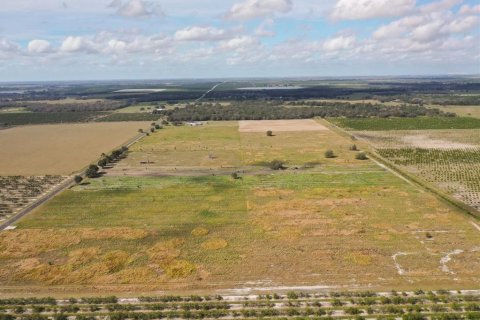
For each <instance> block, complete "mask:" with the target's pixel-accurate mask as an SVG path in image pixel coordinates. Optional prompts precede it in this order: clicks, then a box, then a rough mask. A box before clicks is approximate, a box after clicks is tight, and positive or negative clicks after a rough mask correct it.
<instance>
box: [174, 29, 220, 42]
mask: <svg viewBox="0 0 480 320" xmlns="http://www.w3.org/2000/svg"><path fill="white" fill-rule="evenodd" d="M228 37H229V34H228V33H227V32H226V31H225V30H223V29H217V28H214V27H197V26H193V27H187V28H184V29H181V30H178V31H177V32H175V35H174V39H175V40H177V41H215V40H224V39H227V38H228Z"/></svg>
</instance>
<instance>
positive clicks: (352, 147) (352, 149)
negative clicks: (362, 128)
mask: <svg viewBox="0 0 480 320" xmlns="http://www.w3.org/2000/svg"><path fill="white" fill-rule="evenodd" d="M350 150H351V151H357V150H358V148H357V145H356V144H352V145H351V146H350Z"/></svg>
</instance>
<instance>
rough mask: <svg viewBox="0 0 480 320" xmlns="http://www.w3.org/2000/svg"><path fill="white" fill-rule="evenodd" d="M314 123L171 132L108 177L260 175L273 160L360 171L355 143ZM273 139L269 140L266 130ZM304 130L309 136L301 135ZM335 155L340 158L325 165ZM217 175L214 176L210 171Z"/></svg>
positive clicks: (144, 145)
mask: <svg viewBox="0 0 480 320" xmlns="http://www.w3.org/2000/svg"><path fill="white" fill-rule="evenodd" d="M325 125H326V124H325V123H323V122H321V121H320V122H316V121H314V120H293V121H292V120H278V121H248V122H240V125H239V123H238V122H237V121H219V122H208V123H205V124H204V125H202V126H196V127H190V126H180V127H175V126H167V127H164V129H162V130H159V131H157V132H155V133H153V134H151V135H150V136H149V137H145V138H144V139H142V140H141V141H140V142H138V143H136V144H135V145H133V146H132V148H130V152H129V156H128V157H127V159H125V160H124V161H122V162H120V163H119V164H118V165H116V166H115V168H114V169H112V170H109V171H108V172H107V174H109V175H129V174H133V175H151V174H162V173H168V174H180V173H181V172H183V171H185V170H186V169H192V170H193V169H198V170H203V171H204V172H206V173H209V174H213V173H215V170H218V169H222V168H223V169H230V170H231V171H233V170H246V169H247V168H250V167H256V168H257V169H261V168H262V167H265V164H266V163H268V162H270V161H272V160H281V161H284V162H285V164H286V166H288V167H290V168H293V167H303V166H329V165H334V164H339V163H342V164H346V165H349V166H357V167H362V166H364V165H366V163H364V162H362V161H358V160H355V152H352V151H350V150H349V147H350V146H351V145H352V142H351V141H350V140H348V139H345V138H343V137H340V136H338V135H337V134H336V133H334V132H332V131H330V130H328V129H327V127H326V126H325ZM270 129H271V130H272V131H273V136H267V135H266V132H267V130H270ZM303 129H306V131H302V130H303ZM329 149H331V150H333V151H334V153H335V155H336V157H334V158H331V159H326V158H325V156H324V152H325V151H326V150H329ZM211 170H213V171H211Z"/></svg>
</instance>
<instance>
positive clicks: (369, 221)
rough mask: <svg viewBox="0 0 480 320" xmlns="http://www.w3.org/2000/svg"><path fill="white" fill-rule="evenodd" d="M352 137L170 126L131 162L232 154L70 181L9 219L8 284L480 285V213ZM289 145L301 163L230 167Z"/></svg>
mask: <svg viewBox="0 0 480 320" xmlns="http://www.w3.org/2000/svg"><path fill="white" fill-rule="evenodd" d="M350 145H351V141H349V140H348V139H345V138H343V137H340V136H338V135H337V134H335V133H334V132H332V131H330V130H322V131H314V132H300V131H296V132H284V133H282V132H279V133H278V135H277V136H275V137H267V136H266V135H265V133H264V132H257V133H255V132H253V133H251V132H245V133H242V132H239V130H238V126H237V123H236V122H221V123H212V124H208V125H206V126H203V127H168V128H166V129H163V130H160V131H159V132H157V133H155V134H152V135H150V136H149V137H146V138H145V139H142V140H141V142H139V143H138V144H136V145H135V146H134V147H133V148H132V152H131V154H130V155H129V156H128V157H127V159H126V160H124V161H122V162H128V161H131V159H130V158H133V157H134V156H136V155H137V156H139V155H142V156H144V155H146V152H149V153H151V154H152V155H156V156H158V157H164V158H158V159H156V160H155V161H158V162H159V165H162V164H164V163H168V161H171V163H172V165H174V164H175V165H177V170H178V171H184V170H187V169H188V168H189V166H191V165H193V166H199V165H201V161H207V160H206V159H204V158H202V157H201V155H202V154H204V155H205V156H207V159H209V158H208V153H209V152H212V150H216V151H215V152H214V154H215V155H216V156H217V157H218V158H217V159H215V158H214V157H213V159H212V161H218V164H217V165H219V167H212V168H213V169H214V170H212V171H211V172H210V174H209V175H204V176H181V175H179V176H169V177H152V176H150V177H147V176H146V177H129V176H125V177H118V176H116V177H115V176H108V175H107V176H106V177H103V178H98V179H93V180H90V181H89V184H84V185H78V186H75V187H74V188H72V189H69V190H67V191H65V192H63V193H62V194H61V195H59V196H57V197H56V198H54V199H53V200H52V201H50V202H49V203H47V204H46V205H44V206H42V207H40V208H38V209H37V210H35V211H34V212H33V213H32V214H31V215H29V216H27V217H25V218H24V219H23V220H21V221H20V222H19V224H18V228H17V229H16V230H9V231H6V232H2V233H0V283H2V285H3V286H4V287H0V293H1V292H18V291H21V290H26V291H27V290H31V289H32V288H34V289H35V290H37V292H42V290H43V292H45V291H47V292H48V293H50V294H53V293H55V292H69V293H71V292H73V293H75V292H77V293H79V292H89V293H95V292H102V293H105V292H126V291H129V292H139V291H141V292H153V291H158V290H166V291H168V290H175V291H185V292H192V291H194V290H200V291H201V290H209V291H210V290H215V289H223V290H225V289H234V290H240V291H241V290H243V289H244V288H245V286H247V287H252V288H257V289H259V290H261V289H262V288H270V289H269V290H271V291H274V290H275V288H281V287H285V286H287V287H289V286H291V287H295V286H306V287H307V288H308V287H311V288H315V287H319V286H320V287H322V288H328V289H332V290H333V289H337V290H342V289H343V288H363V289H371V290H375V289H381V290H386V289H388V290H389V289H391V288H396V289H398V290H403V289H413V288H427V289H428V288H458V287H463V288H474V287H478V286H479V285H480V274H479V273H478V270H480V251H479V248H478V244H479V243H480V231H479V228H480V226H478V223H477V222H475V221H472V220H470V218H468V217H467V216H466V215H465V214H463V212H461V211H459V210H458V209H456V208H453V207H450V206H448V205H446V204H445V203H444V202H442V201H441V200H439V199H437V198H436V197H435V196H433V195H432V194H430V193H426V192H422V191H421V190H419V189H418V188H416V187H414V186H412V185H410V184H408V183H406V182H404V181H403V180H401V179H399V178H398V177H396V176H395V175H393V174H391V173H390V172H388V171H385V170H384V169H382V168H380V167H378V166H376V165H375V164H374V163H372V162H371V161H360V160H355V154H356V152H354V151H350V150H349V149H348V148H349V146H350ZM238 146H240V148H238ZM332 146H333V147H332ZM331 147H332V149H333V150H334V151H335V153H337V154H338V156H337V158H334V159H325V158H324V156H323V152H324V151H325V150H326V148H331ZM233 150H238V151H237V152H238V153H236V154H235V153H234V152H233ZM220 151H222V152H220ZM200 152H203V153H200ZM249 152H251V154H249ZM232 154H233V156H231V155H232ZM237 156H238V157H237ZM227 157H231V158H227ZM277 157H279V158H283V159H287V160H289V163H291V164H292V165H289V166H290V169H288V170H284V171H282V170H279V171H273V170H270V169H267V168H265V167H263V169H262V170H268V171H267V172H256V174H251V175H244V174H240V175H241V178H240V179H234V178H232V177H230V175H216V173H217V172H218V171H217V170H218V168H220V166H221V165H222V164H221V161H226V162H229V161H233V160H234V161H239V165H241V166H244V164H246V163H247V164H248V163H255V162H261V161H267V160H268V161H271V160H272V159H274V158H277ZM219 159H220V160H219ZM228 159H232V160H228ZM312 159H313V160H317V161H319V163H316V164H315V165H313V167H314V168H311V167H305V168H300V167H299V168H297V169H295V168H293V167H294V165H293V164H297V163H299V164H301V163H304V162H305V161H311V160H312ZM136 161H138V159H137V160H136ZM136 161H135V162H134V163H132V165H133V166H138V164H137V162H136ZM122 162H121V163H122ZM125 169H127V171H128V170H130V169H131V168H130V169H129V168H125ZM135 170H137V169H135ZM232 171H233V170H232ZM235 171H236V170H235ZM292 261H293V262H294V263H292ZM49 286H50V287H49Z"/></svg>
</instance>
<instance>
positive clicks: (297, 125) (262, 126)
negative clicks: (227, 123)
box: [238, 119, 328, 133]
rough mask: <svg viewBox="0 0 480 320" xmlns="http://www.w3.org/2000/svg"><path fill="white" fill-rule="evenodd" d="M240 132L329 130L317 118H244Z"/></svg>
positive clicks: (240, 123)
mask: <svg viewBox="0 0 480 320" xmlns="http://www.w3.org/2000/svg"><path fill="white" fill-rule="evenodd" d="M238 130H239V131H240V132H263V133H266V132H267V131H268V130H272V131H274V132H288V131H302V132H305V131H322V130H328V129H327V128H325V127H324V126H322V125H321V124H319V123H318V122H316V121H315V120H310V119H306V120H243V121H239V128H238Z"/></svg>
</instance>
